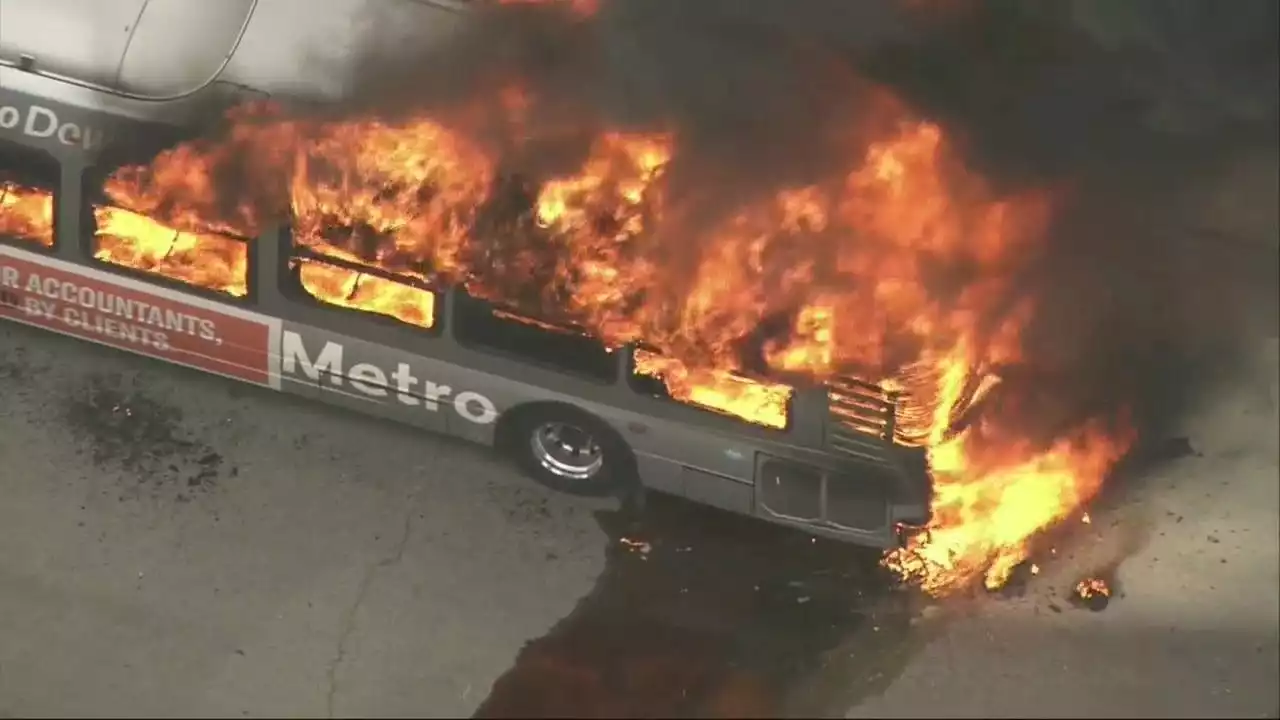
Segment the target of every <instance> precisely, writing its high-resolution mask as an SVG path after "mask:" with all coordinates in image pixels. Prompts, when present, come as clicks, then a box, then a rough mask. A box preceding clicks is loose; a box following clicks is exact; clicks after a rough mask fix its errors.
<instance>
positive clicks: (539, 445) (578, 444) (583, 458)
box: [529, 422, 604, 480]
mask: <svg viewBox="0 0 1280 720" xmlns="http://www.w3.org/2000/svg"><path fill="white" fill-rule="evenodd" d="M529 446H530V449H532V450H533V457H534V459H535V460H537V461H538V464H539V465H541V466H542V467H543V469H545V470H546V471H547V472H549V473H551V474H552V475H555V476H556V477H562V478H568V479H571V480H590V479H591V478H593V477H595V476H596V475H598V474H599V473H600V468H602V467H604V452H603V451H602V450H601V449H600V444H599V443H597V442H596V440H595V438H594V437H592V436H591V433H589V432H587V431H586V430H583V429H582V428H580V427H578V426H576V425H571V424H569V423H562V422H549V423H543V424H542V425H540V426H538V428H537V429H536V430H534V431H533V435H532V436H530V438H529Z"/></svg>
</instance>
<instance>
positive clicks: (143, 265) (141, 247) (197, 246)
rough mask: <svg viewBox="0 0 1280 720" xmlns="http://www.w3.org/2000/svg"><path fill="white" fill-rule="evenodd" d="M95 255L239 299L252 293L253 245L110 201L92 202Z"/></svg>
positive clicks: (106, 260)
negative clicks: (175, 224) (180, 225)
mask: <svg viewBox="0 0 1280 720" xmlns="http://www.w3.org/2000/svg"><path fill="white" fill-rule="evenodd" d="M93 220H94V225H95V230H94V233H93V257H94V258H95V259H96V260H99V261H102V262H106V263H110V264H112V265H117V266H120V267H126V268H131V269H133V270H139V271H141V272H144V273H147V274H150V275H158V276H160V277H164V278H167V279H169V280H176V281H177V282H180V283H184V284H186V285H193V286H195V287H199V288H203V289H206V290H212V291H215V292H219V293H224V294H226V295H230V296H232V297H236V298H242V297H245V296H246V295H247V294H248V292H249V243H248V242H247V241H245V240H242V239H240V238H236V237H232V236H230V235H220V234H217V233H211V232H188V231H185V230H179V229H176V228H173V227H170V226H168V225H165V224H163V223H161V222H158V221H156V220H153V219H151V218H149V217H147V216H145V215H140V214H138V213H136V212H133V211H131V210H126V209H124V208H119V207H115V206H112V205H94V206H93Z"/></svg>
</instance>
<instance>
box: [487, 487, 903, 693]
mask: <svg viewBox="0 0 1280 720" xmlns="http://www.w3.org/2000/svg"><path fill="white" fill-rule="evenodd" d="M597 519H598V520H599V522H600V524H601V527H602V528H603V529H604V530H605V532H606V533H607V535H608V536H609V546H608V549H607V551H606V566H605V570H604V572H603V573H602V574H601V576H600V578H599V579H598V580H597V582H596V585H595V587H594V589H593V590H592V592H591V593H589V594H588V595H587V596H586V597H585V598H583V599H582V600H581V601H579V603H578V605H577V607H576V608H575V609H574V610H573V612H572V613H570V614H569V616H568V617H566V618H565V619H564V620H562V621H561V622H560V623H558V624H557V625H556V626H555V627H553V628H552V629H551V630H550V631H549V632H548V633H547V634H546V635H545V636H543V637H541V638H538V639H536V640H533V641H532V642H530V643H529V644H527V645H526V646H525V647H524V649H523V650H522V651H521V652H520V653H519V655H518V657H517V658H516V661H515V664H514V666H513V667H512V668H511V669H510V670H509V671H508V672H507V673H506V674H504V675H503V676H502V677H500V678H499V679H498V680H497V681H496V682H495V683H494V686H493V688H492V690H491V692H490V694H489V696H488V698H487V699H486V700H485V701H484V702H483V703H482V704H481V706H480V707H479V709H478V710H477V711H476V713H475V715H474V717H478V718H496V717H645V718H649V717H707V718H712V717H739V718H745V717H779V716H795V717H800V716H809V717H812V716H836V717H839V716H843V715H844V713H845V711H846V710H847V709H848V708H849V707H850V706H851V705H853V704H856V703H857V702H858V700H859V699H861V698H863V697H865V696H867V695H868V694H869V693H873V692H877V691H879V690H882V689H883V688H884V687H886V686H887V684H888V683H889V682H891V681H892V679H893V678H894V677H896V675H897V674H898V673H899V672H900V671H901V670H902V669H903V668H904V667H905V664H906V660H907V658H908V657H909V656H910V655H911V654H912V651H913V650H914V649H915V648H916V647H918V646H919V644H920V643H919V642H918V640H919V638H920V637H922V635H921V633H920V632H919V631H918V628H916V623H915V620H916V618H917V617H918V614H919V613H918V611H919V610H920V608H921V607H922V604H921V599H920V598H919V597H918V596H917V595H916V594H914V593H912V592H908V591H905V590H903V589H901V588H898V587H897V586H896V585H895V583H893V582H892V579H891V578H890V577H888V576H887V574H886V573H885V572H884V571H883V570H881V569H880V568H879V567H878V564H877V560H878V558H879V554H878V553H876V552H873V551H867V550H865V549H860V548H856V547H853V546H850V545H847V544H843V543H836V542H832V541H824V540H820V539H815V538H812V537H809V536H807V535H804V534H802V533H798V532H794V531H791V530H788V529H784V528H777V527H774V526H771V525H767V524H765V523H761V522H758V521H753V520H749V519H746V518H739V517H736V516H732V515H729V514H727V513H722V512H719V511H715V510H708V509H706V508H700V507H697V506H694V505H692V504H690V503H687V502H684V501H681V500H677V499H674V498H669V497H665V496H658V495H654V496H651V497H650V499H649V502H648V503H647V506H646V508H645V510H644V511H643V512H642V513H640V514H639V515H635V514H627V513H623V512H601V513H598V514H597Z"/></svg>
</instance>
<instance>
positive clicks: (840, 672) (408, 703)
mask: <svg viewBox="0 0 1280 720" xmlns="http://www.w3.org/2000/svg"><path fill="white" fill-rule="evenodd" d="M0 347H3V348H4V353H3V361H2V362H0V401H2V403H3V404H2V405H0V408H2V409H0V458H3V461H4V464H3V467H2V469H0V473H2V474H0V487H3V492H4V496H3V497H4V500H3V502H2V503H0V547H3V548H4V551H5V552H4V554H3V556H0V638H3V641H2V642H0V714H7V715H10V716H55V715H62V716H67V715H113V716H123V715H139V716H161V715H171V716H264V715H274V716H285V715H291V716H305V717H314V716H326V715H338V716H350V715H364V716H405V715H433V716H444V715H453V716H459V715H468V714H472V713H475V712H476V711H477V709H479V711H480V714H481V715H487V716H503V715H508V714H511V713H517V714H533V715H536V714H554V713H557V712H573V711H575V710H576V711H579V712H586V713H590V714H594V715H612V716H621V715H625V714H628V713H637V714H641V715H644V714H649V715H662V714H673V713H674V714H700V715H719V716H742V715H770V714H777V713H800V712H813V713H820V714H823V715H840V714H843V713H845V712H846V711H848V712H849V713H850V715H851V716H855V717H856V716H868V717H870V716H887V715H900V716H903V717H906V716H913V715H915V716H918V715H921V714H923V715H930V716H937V715H965V716H976V715H994V716H1006V715H1018V714H1022V715H1028V714H1030V715H1068V714H1078V713H1091V714H1093V713H1096V714H1107V713H1117V712H1118V713H1120V714H1131V715H1168V716H1174V715H1182V716H1194V715H1200V716H1207V715H1217V716H1254V717H1261V716H1266V715H1267V714H1268V713H1271V712H1273V711H1274V710H1275V709H1276V707H1277V703H1278V702H1280V700H1277V689H1276V684H1275V677H1276V676H1277V672H1280V668H1278V667H1277V649H1276V643H1277V629H1276V608H1277V587H1278V586H1280V577H1277V562H1278V560H1277V552H1276V542H1277V540H1276V538H1277V536H1278V528H1277V510H1276V508H1277V506H1278V505H1280V501H1278V500H1277V482H1276V472H1277V470H1276V464H1275V463H1276V461H1275V458H1276V453H1277V449H1276V448H1277V446H1276V442H1277V441H1276V438H1277V436H1278V433H1277V422H1276V407H1277V397H1276V386H1275V383H1274V369H1275V367H1276V366H1275V362H1276V358H1275V348H1274V345H1272V346H1271V347H1270V348H1269V350H1268V352H1269V353H1270V354H1269V355H1266V356H1264V357H1263V358H1262V359H1261V360H1260V361H1259V362H1260V368H1267V367H1269V368H1270V369H1271V371H1273V372H1272V376H1271V380H1270V382H1262V383H1261V384H1257V385H1254V386H1252V387H1242V390H1241V393H1240V396H1239V397H1224V399H1223V403H1224V408H1220V409H1218V410H1217V411H1216V412H1217V413H1218V416H1217V417H1216V418H1215V422H1213V423H1211V424H1206V425H1205V426H1204V427H1200V428H1192V429H1191V432H1189V436H1190V437H1192V438H1194V442H1195V446H1194V450H1195V454H1192V455H1189V456H1186V457H1181V458H1177V459H1174V460H1171V461H1170V463H1169V464H1168V465H1167V466H1166V467H1165V468H1163V469H1162V470H1160V471H1159V472H1157V473H1155V474H1154V476H1153V479H1152V480H1150V483H1149V484H1148V485H1147V489H1146V490H1145V491H1144V492H1143V493H1142V497H1143V498H1144V499H1143V500H1142V501H1141V502H1140V503H1138V502H1133V503H1126V502H1119V503H1117V504H1116V505H1115V508H1114V509H1113V510H1111V511H1107V510H1104V511H1101V512H1099V513H1098V514H1097V515H1096V519H1095V523H1094V528H1091V529H1090V532H1089V533H1086V534H1085V535H1084V536H1082V537H1081V538H1077V540H1076V541H1075V542H1074V543H1073V544H1071V546H1070V547H1071V549H1070V551H1069V553H1068V550H1067V549H1066V546H1064V552H1063V554H1064V556H1067V555H1068V554H1069V555H1070V557H1067V558H1066V559H1064V560H1063V561H1062V562H1060V563H1057V564H1048V565H1046V571H1045V573H1044V574H1043V575H1042V576H1040V577H1038V578H1036V579H1035V580H1034V582H1033V583H1031V584H1029V585H1027V586H1025V587H1024V588H1023V589H1022V593H1021V594H1020V595H1019V594H1017V593H1014V594H1013V595H1010V596H1002V597H990V598H982V599H975V600H973V601H969V602H965V603H960V604H955V605H952V606H949V607H947V608H944V609H943V610H941V611H939V610H936V609H935V610H932V611H926V610H922V609H921V606H920V605H919V603H918V602H917V601H916V600H914V599H912V598H911V596H910V594H909V593H888V592H885V591H883V590H877V589H876V588H878V587H881V585H880V584H879V583H877V582H875V581H874V580H875V578H874V577H873V575H874V573H873V572H872V571H870V570H868V569H866V565H867V563H866V562H865V560H866V558H865V557H864V556H860V555H859V554H858V553H855V552H852V551H848V550H846V549H844V548H835V547H827V546H820V545H818V544H816V543H811V542H810V541H809V540H808V539H807V538H803V537H801V536H799V535H795V534H791V533H774V532H772V531H770V530H765V529H759V528H756V527H755V526H754V525H751V524H744V523H738V522H735V521H733V520H731V519H726V518H721V517H719V516H716V515H712V514H707V513H704V512H702V511H698V510H695V509H690V508H687V507H683V506H681V505H678V504H671V503H661V502H659V503H657V504H656V505H655V506H654V507H653V513H652V514H653V516H654V518H655V519H653V520H650V521H648V522H647V523H641V524H640V525H638V526H637V525H636V524H635V523H634V522H633V521H631V520H628V519H627V518H624V517H621V516H619V515H617V514H615V513H612V512H610V508H609V504H608V503H597V504H594V505H593V504H591V503H588V502H586V501H580V500H574V499H568V498H565V497H560V496H555V495H552V494H550V493H547V492H544V491H542V490H540V489H539V488H537V487H536V486H534V485H532V484H530V483H528V482H526V481H524V480H523V479H521V478H519V477H517V476H515V475H513V474H512V473H511V472H510V471H508V470H507V469H506V467H505V466H504V465H502V464H500V463H498V462H495V461H494V460H492V459H490V458H489V457H487V456H486V455H485V454H484V453H483V452H480V451H477V450H474V449H472V448H470V447H468V446H463V445H459V444H455V443H452V442H448V441H442V440H439V439H436V438H433V437H430V436H425V437H424V436H422V435H420V434H418V433H416V432H414V431H412V430H409V429H407V428H402V427H399V426H395V425H390V424H386V423H382V422H378V421H373V420H370V419H366V418H363V417H359V416H354V415H350V414H347V413H344V412H341V411H338V410H331V409H329V408H326V407H324V406H322V405H319V404H317V403H312V402H306V401H295V400H293V399H289V398H284V397H281V396H277V395H274V394H271V393H269V392H267V391H257V390H252V389H244V388H241V387H239V386H237V385H235V384H233V383H231V382H229V381H223V380H221V379H218V378H211V377H205V376H202V375H199V374H196V373H193V372H187V371H184V370H181V369H178V368H172V367H169V366H165V365H162V364H159V363H155V362H151V361H147V360H143V359H140V358H134V357H132V356H128V355H125V354H123V353H119V352H116V351H112V350H107V349H101V348H97V347H94V346H89V345H86V344H83V343H80V342H78V341H73V340H69V339H64V338H61V337H56V336H52V335H47V334H42V333H40V332H39V331H35V330H29V329H27V328H21V327H16V326H6V327H3V328H0ZM1266 363H1271V364H1270V365H1269V366H1268V365H1266ZM1259 377H1260V378H1262V380H1264V381H1265V380H1266V376H1265V375H1260V376H1259ZM1223 418H1234V424H1227V423H1225V422H1223ZM1153 488H1154V490H1153ZM1112 518H1114V519H1115V520H1116V521H1117V523H1118V524H1116V525H1114V526H1113V525H1112V524H1111V520H1112ZM682 563H683V564H682ZM1095 571H1105V572H1109V573H1111V576H1112V578H1113V579H1114V580H1116V581H1117V582H1118V583H1119V585H1120V589H1121V591H1122V595H1123V597H1119V598H1117V599H1116V600H1115V601H1113V602H1112V604H1111V606H1110V607H1109V608H1108V609H1107V610H1106V611H1105V612H1101V613H1092V612H1088V611H1086V610H1082V609H1077V608H1074V607H1072V606H1071V604H1070V603H1069V602H1067V601H1066V600H1065V595H1064V591H1065V589H1066V588H1067V587H1069V586H1070V584H1071V583H1073V582H1074V580H1075V579H1077V577H1078V576H1079V575H1080V574H1081V573H1087V572H1095ZM562 619H563V621H562ZM530 641H533V642H530ZM526 643H529V644H528V646H527V647H525V645H526ZM522 648H524V650H523V652H522ZM495 681H496V684H495Z"/></svg>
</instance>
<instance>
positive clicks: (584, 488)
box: [508, 406, 635, 497]
mask: <svg viewBox="0 0 1280 720" xmlns="http://www.w3.org/2000/svg"><path fill="white" fill-rule="evenodd" d="M512 420H513V422H512V424H511V426H510V435H509V436H508V447H509V448H510V450H511V452H512V453H513V454H514V455H515V458H516V461H517V462H518V463H519V464H520V467H521V469H522V470H524V471H525V473H526V474H528V475H529V476H530V477H532V478H533V479H534V480H535V481H537V482H538V483H539V484H541V485H545V486H546V487H549V488H551V489H552V490H556V491H559V492H563V493H568V494H571V495H583V496H589V497H602V496H606V495H617V494H619V492H620V491H622V490H623V489H625V488H627V487H628V486H630V485H631V484H633V483H634V478H635V472H634V469H633V468H634V467H635V464H634V461H633V460H632V455H631V449H630V448H628V447H627V445H626V443H624V442H623V441H622V438H620V437H618V435H617V433H615V432H614V431H613V430H612V429H610V428H609V427H608V426H607V425H605V424H604V423H603V422H601V421H599V420H597V419H595V418H594V417H592V416H591V415H588V414H587V413H585V412H582V411H580V410H574V409H571V408H567V407H562V406H547V407H539V408H530V409H529V410H526V411H524V412H520V413H519V415H517V416H515V417H514V418H512Z"/></svg>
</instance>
